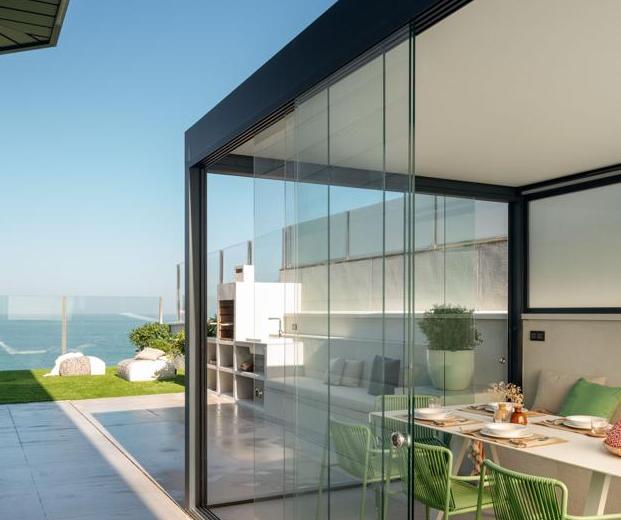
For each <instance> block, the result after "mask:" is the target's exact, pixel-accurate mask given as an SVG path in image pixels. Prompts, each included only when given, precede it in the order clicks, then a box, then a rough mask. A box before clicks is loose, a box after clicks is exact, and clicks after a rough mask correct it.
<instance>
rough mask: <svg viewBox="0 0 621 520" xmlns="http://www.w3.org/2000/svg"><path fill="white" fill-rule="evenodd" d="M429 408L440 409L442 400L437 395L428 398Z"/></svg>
mask: <svg viewBox="0 0 621 520" xmlns="http://www.w3.org/2000/svg"><path fill="white" fill-rule="evenodd" d="M429 408H442V398H441V397H438V396H437V395H434V396H431V397H430V398H429Z"/></svg>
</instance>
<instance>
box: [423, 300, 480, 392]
mask: <svg viewBox="0 0 621 520" xmlns="http://www.w3.org/2000/svg"><path fill="white" fill-rule="evenodd" d="M420 328H421V330H422V331H423V333H424V334H425V336H426V337H427V341H428V347H427V372H428V374H429V377H430V378H431V381H432V383H433V384H434V386H435V387H436V388H439V389H441V390H464V389H466V388H468V387H469V386H470V385H471V384H472V378H473V376H474V348H475V347H476V346H477V345H480V344H481V343H482V339H481V334H480V333H479V331H478V330H477V328H476V326H475V322H474V311H473V310H471V309H467V308H466V307H462V306H459V305H451V304H447V305H434V306H433V308H432V309H431V310H429V311H427V312H425V314H424V315H423V317H422V319H421V320H420Z"/></svg>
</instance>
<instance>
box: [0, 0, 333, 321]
mask: <svg viewBox="0 0 621 520" xmlns="http://www.w3.org/2000/svg"><path fill="white" fill-rule="evenodd" d="M332 3H333V0H262V1H261V2H257V1H256V0H237V1H235V2H221V1H217V0H185V1H184V2H179V1H178V0H157V1H155V2H154V1H153V0H129V1H128V0H106V1H105V2H98V1H95V0H71V2H70V5H69V9H68V12H67V16H66V18H65V23H64V26H63V29H62V32H61V36H60V41H59V44H58V46H57V47H55V48H51V49H44V50H37V51H31V52H22V53H16V54H9V55H0V78H1V81H2V88H1V90H0V92H2V95H0V205H1V206H0V207H1V210H0V211H1V213H0V215H1V216H0V244H1V246H0V251H1V254H0V295H93V296H163V297H164V301H165V306H166V309H167V310H169V311H170V310H172V309H173V308H174V293H175V281H176V280H175V269H176V268H175V266H176V264H177V263H178V262H181V261H182V260H183V251H184V244H183V240H184V235H183V233H184V222H183V219H184V210H183V204H184V202H183V196H184V194H183V175H184V162H183V146H184V145H183V135H184V132H185V130H186V129H187V128H188V127H190V126H191V125H192V124H193V123H194V122H195V121H196V120H197V119H199V118H200V117H201V116H202V115H203V114H205V113H206V112H207V111H209V109H210V108H212V107H213V106H214V105H215V104H217V103H218V101H219V100H221V99H222V98H223V97H225V96H226V95H227V94H228V93H229V92H230V91H231V90H233V89H234V88H235V87H236V86H237V85H238V84H239V83H241V82H242V81H243V80H244V79H245V78H246V77H248V76H249V75H250V74H251V73H252V72H253V71H254V70H256V69H257V68H258V67H260V66H261V65H262V64H263V63H264V62H265V61H267V60H268V59H269V58H270V57H271V56H272V55H273V54H274V53H276V52H277V51H278V50H279V49H280V48H281V47H283V46H284V45H285V44H286V43H287V42H288V41H290V40H291V39H292V38H294V37H295V36H296V35H297V34H298V33H299V32H300V31H302V30H303V29H304V28H305V27H306V26H307V25H308V24H309V23H311V22H312V21H313V20H314V19H315V18H317V16H319V15H320V14H321V13H322V12H323V11H325V10H326V9H327V8H328V7H329V6H330V5H331V4H332ZM234 188H235V187H234V186H232V185H226V184H224V185H223V186H220V190H221V191H222V192H224V193H226V192H227V191H229V190H233V189H234ZM225 237H227V235H226V234H223V238H222V241H224V240H225ZM232 238H233V239H235V238H236V237H235V236H233V237H232ZM228 239H231V237H230V236H228ZM231 241H232V242H234V241H235V240H231ZM229 243H230V242H229ZM210 245H211V246H214V247H224V246H225V245H227V244H226V243H224V242H222V243H215V244H214V243H212V244H210Z"/></svg>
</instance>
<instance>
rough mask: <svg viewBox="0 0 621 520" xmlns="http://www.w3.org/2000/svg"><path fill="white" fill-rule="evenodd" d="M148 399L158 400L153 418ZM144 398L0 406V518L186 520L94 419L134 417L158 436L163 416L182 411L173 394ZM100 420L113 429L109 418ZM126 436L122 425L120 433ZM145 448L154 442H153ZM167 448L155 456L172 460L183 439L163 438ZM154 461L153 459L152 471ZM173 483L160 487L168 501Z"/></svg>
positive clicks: (176, 478) (177, 476) (179, 399)
mask: <svg viewBox="0 0 621 520" xmlns="http://www.w3.org/2000/svg"><path fill="white" fill-rule="evenodd" d="M154 397H156V398H157V399H158V401H159V403H158V407H159V408H161V415H158V414H157V413H156V412H150V411H149V410H148V405H149V401H148V399H149V398H150V399H153V398H154ZM163 397H164V399H162V398H163ZM146 398H147V400H145V399H143V398H141V397H136V398H114V399H95V400H90V401H58V402H54V403H32V404H19V405H4V406H0V490H1V491H0V518H8V517H11V518H19V519H20V520H41V519H43V520H78V519H79V520H104V519H106V520H109V519H110V518H114V519H119V520H147V519H148V520H151V519H162V520H164V519H165V520H177V519H186V518H188V517H187V516H186V515H185V514H184V512H183V511H182V510H181V509H180V508H179V506H178V505H177V504H176V503H175V501H174V500H173V499H172V498H171V497H170V496H169V495H168V494H167V493H165V492H164V491H163V489H162V487H160V485H158V484H157V483H156V482H155V481H154V480H152V479H151V478H150V477H149V476H148V475H147V474H146V472H145V471H144V469H143V467H142V466H141V465H140V463H138V461H137V460H136V459H134V458H133V457H132V456H130V455H129V454H128V453H127V452H126V451H125V450H124V449H123V448H122V447H121V445H120V444H119V443H118V442H117V441H116V440H115V439H114V438H113V437H112V436H111V435H110V434H109V433H108V432H107V431H106V430H105V429H104V428H103V427H102V426H101V424H100V423H98V421H97V420H95V419H94V417H95V416H96V415H97V414H99V413H103V414H104V416H105V415H106V414H105V412H109V411H113V410H117V409H122V410H130V411H131V412H132V413H130V414H129V418H130V420H128V421H125V423H128V422H129V423H132V422H133V424H135V423H136V418H137V416H143V417H144V416H145V414H146V417H148V418H149V420H150V422H151V425H152V424H153V423H155V424H156V426H157V425H158V424H159V426H160V429H162V428H163V429H164V430H165V429H166V426H165V425H163V423H165V422H166V417H170V414H173V415H175V414H176V415H178V414H179V410H180V408H179V407H180V406H183V395H179V394H172V395H171V396H146ZM145 408H146V409H145ZM108 418H109V420H110V421H111V422H112V423H114V422H115V421H114V414H111V415H109V416H108ZM104 422H105V421H104ZM176 422H177V423H178V422H179V419H178V418H177V419H176ZM115 426H116V427H115ZM122 426H123V425H122V424H118V421H117V424H116V425H115V424H110V429H111V430H117V431H116V433H117V434H120V433H121V432H122V430H123V428H121V427H122ZM125 426H127V424H125ZM131 429H132V427H131V426H127V427H126V428H125V431H126V433H129V430H131ZM144 433H145V432H144V429H143V430H142V434H143V435H142V436H141V437H139V438H138V439H134V440H136V441H140V440H142V441H144V442H145V443H150V439H149V438H145V435H144ZM154 437H157V435H154ZM160 438H161V437H160ZM153 442H158V440H157V439H155V438H154V439H153ZM170 442H171V446H168V448H167V449H168V451H166V449H164V450H160V451H161V452H163V453H167V452H168V453H169V457H170V456H176V457H178V453H177V452H178V450H181V453H183V439H181V444H180V445H178V443H177V439H176V438H174V437H170ZM173 445H174V449H172V448H173ZM171 450H172V452H171ZM173 452H174V454H173ZM164 459H165V457H164ZM182 460H183V458H181V461H182ZM157 462H158V461H157V459H153V463H154V464H156V463H157ZM181 476H182V474H179V473H177V474H175V475H172V476H170V479H169V481H168V482H166V481H165V482H164V483H163V484H164V487H166V485H167V484H170V485H171V489H172V491H171V494H172V495H175V494H178V493H179V491H178V490H179V479H180V477H181ZM164 480H165V479H164ZM175 486H176V487H175Z"/></svg>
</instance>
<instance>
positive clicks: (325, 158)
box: [285, 38, 412, 519]
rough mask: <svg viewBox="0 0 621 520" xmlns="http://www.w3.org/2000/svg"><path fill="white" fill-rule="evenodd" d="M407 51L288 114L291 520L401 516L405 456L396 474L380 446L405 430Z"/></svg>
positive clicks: (373, 60) (406, 512) (393, 50)
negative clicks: (297, 352)
mask: <svg viewBox="0 0 621 520" xmlns="http://www.w3.org/2000/svg"><path fill="white" fill-rule="evenodd" d="M410 53H411V49H410V42H409V41H408V40H407V38H406V39H405V40H403V41H402V42H401V43H400V44H399V45H394V44H391V45H390V46H388V47H386V48H384V49H381V50H379V51H378V52H376V53H375V54H374V55H373V56H371V57H369V58H368V59H367V60H364V61H362V62H361V64H360V65H358V66H357V67H355V68H353V69H352V70H349V71H347V72H346V73H343V74H340V75H339V76H338V77H337V78H335V79H334V80H333V81H328V82H327V84H326V86H325V88H323V89H321V90H318V91H316V92H315V93H313V94H311V95H309V96H307V97H305V98H303V99H301V100H299V101H298V103H297V104H296V108H295V128H294V143H295V151H296V153H295V166H294V169H295V173H294V178H295V187H294V190H293V201H292V205H293V207H294V209H295V210H294V212H293V220H294V222H293V223H292V225H291V231H290V235H291V238H290V239H288V241H287V244H288V247H287V251H288V256H289V258H288V261H287V265H288V266H290V267H289V268H290V270H291V271H293V273H292V274H291V276H292V278H294V279H295V280H296V284H297V290H298V294H299V300H298V308H297V309H296V312H295V313H294V314H293V315H292V316H291V317H290V319H287V320H285V321H286V323H287V333H288V334H291V335H292V336H293V337H296V338H297V340H298V341H299V342H300V343H303V356H302V357H301V359H300V363H299V364H298V365H297V366H296V371H295V374H296V376H295V378H294V379H295V381H294V386H295V388H294V389H292V394H294V400H295V407H296V417H295V443H296V451H295V466H296V469H295V472H294V486H295V500H294V505H293V513H294V516H293V517H295V518H302V519H303V518H313V519H314V518H360V517H362V518H399V519H403V518H408V517H409V516H410V509H409V504H410V500H409V495H410V487H409V485H408V481H409V480H408V479H409V460H410V457H409V449H408V446H407V445H405V446H404V447H403V449H402V450H400V451H399V453H398V455H399V457H402V458H403V460H404V461H405V462H404V463H403V464H401V460H400V458H399V457H398V456H397V454H396V453H395V451H394V450H392V449H391V441H390V437H391V433H393V432H394V431H397V430H400V431H402V432H404V433H405V435H407V434H408V432H409V429H410V422H409V420H408V419H409V408H410V401H411V374H410V363H411V353H410V351H411V342H410V341H409V330H410V316H411V309H412V307H411V296H412V293H411V290H410V285H411V281H412V280H411V277H410V274H409V272H410V270H411V262H410V254H409V252H410V247H411V245H410V244H411V241H410V230H411V226H410V221H411V214H410V211H411V210H410V208H411V205H412V195H411V188H412V177H411V176H410V175H408V172H409V166H408V165H409V150H410V148H409V146H408V139H409V136H410V132H409V123H410V118H409V117H408V110H409V106H410V95H409V92H410V89H409V85H410V81H409V78H410V74H409V63H410ZM403 68H405V71H404V70H403ZM389 72H390V73H389ZM387 107H389V110H388V111H387ZM403 114H405V117H404V116H403ZM388 136H390V141H388V140H387V137H388ZM388 158H390V167H391V168H393V170H392V171H387V164H388ZM394 415H398V416H399V417H400V421H397V420H396V419H395V418H394V417H393V416H394ZM404 468H405V470H406V474H405V475H404V473H403V471H404Z"/></svg>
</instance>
